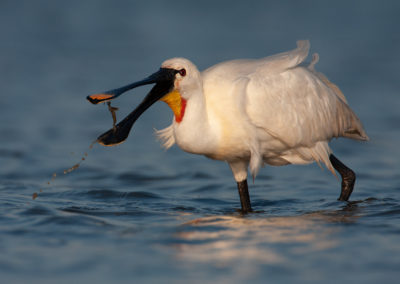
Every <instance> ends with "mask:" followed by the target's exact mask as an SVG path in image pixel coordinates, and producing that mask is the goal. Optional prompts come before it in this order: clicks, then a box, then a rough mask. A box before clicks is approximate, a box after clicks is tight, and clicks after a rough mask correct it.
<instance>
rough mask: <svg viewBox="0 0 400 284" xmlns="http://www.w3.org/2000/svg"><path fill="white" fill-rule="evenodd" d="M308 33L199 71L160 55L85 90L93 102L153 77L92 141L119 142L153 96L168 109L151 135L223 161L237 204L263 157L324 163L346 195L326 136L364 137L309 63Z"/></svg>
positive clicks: (350, 180)
mask: <svg viewBox="0 0 400 284" xmlns="http://www.w3.org/2000/svg"><path fill="white" fill-rule="evenodd" d="M309 48H310V44H309V42H308V41H298V42H297V48H296V49H294V50H291V51H288V52H284V53H280V54H276V55H273V56H269V57H265V58H262V59H257V60H252V59H246V60H233V61H228V62H222V63H220V64H217V65H214V66H212V67H210V68H208V69H206V70H205V71H203V72H200V71H199V70H198V69H197V68H196V66H195V65H194V64H193V63H192V62H190V61H189V60H187V59H184V58H172V59H169V60H166V61H165V62H163V63H162V65H161V68H160V70H159V71H158V72H156V73H154V74H153V75H151V76H149V77H148V78H146V79H144V80H142V81H139V82H136V83H133V84H130V85H128V86H125V87H122V88H119V89H115V90H111V91H108V92H104V93H101V94H95V95H91V96H88V97H87V99H88V100H89V101H91V102H92V103H94V104H97V103H100V102H105V101H109V100H111V99H114V98H116V97H118V96H119V95H121V94H122V93H123V92H126V91H127V90H130V89H132V88H135V87H138V86H141V85H145V84H152V83H156V85H155V86H154V87H153V88H152V90H151V91H150V92H149V94H148V95H147V96H146V97H145V99H144V100H143V101H142V103H141V104H140V105H139V106H138V107H137V108H136V109H135V110H134V111H133V112H132V113H130V114H129V115H128V116H127V117H126V118H125V119H124V120H122V121H121V122H120V123H119V124H118V125H117V126H116V128H114V129H110V130H109V131H108V132H106V133H104V134H103V135H101V136H99V138H98V142H99V143H100V144H102V145H106V146H112V145H116V144H119V143H121V142H123V141H124V140H125V139H126V138H127V137H128V134H129V131H130V129H131V127H132V125H133V123H134V122H135V121H136V119H137V118H138V117H139V116H140V115H141V114H142V113H143V112H144V111H145V110H146V109H147V108H148V107H150V106H151V105H152V104H153V103H155V102H156V101H158V100H161V101H164V102H166V103H167V104H168V105H169V106H170V108H171V109H172V111H173V112H174V119H173V121H172V124H171V125H170V126H169V127H167V128H165V129H163V130H160V131H157V134H158V136H159V137H160V138H161V140H162V141H163V145H164V147H165V148H170V147H171V146H172V145H174V144H177V145H178V146H179V147H180V148H181V149H183V150H184V151H186V152H189V153H193V154H200V155H205V156H206V157H208V158H211V159H215V160H221V161H226V162H227V163H228V164H229V166H230V168H231V170H232V172H233V176H234V178H235V180H236V182H237V186H238V190H239V196H240V201H241V207H242V212H244V213H246V212H249V211H251V210H252V209H251V203H250V198H249V193H248V186H247V173H248V169H250V173H251V175H252V176H253V179H254V178H255V176H256V175H257V173H258V171H259V169H260V167H262V166H263V165H264V164H269V165H274V166H281V165H287V164H308V163H311V162H314V161H315V162H317V163H320V162H322V163H324V164H325V165H326V167H327V168H328V169H329V170H330V171H332V173H333V174H334V175H335V170H334V169H336V170H337V171H338V172H339V174H340V175H341V177H342V187H341V194H340V197H339V200H344V201H346V200H348V199H349V197H350V195H351V193H352V191H353V187H354V182H355V174H354V172H353V171H352V170H351V169H349V168H348V167H346V166H345V165H344V164H343V163H341V162H340V161H339V160H338V159H337V158H336V157H335V156H334V155H333V154H332V150H331V149H330V147H329V145H328V142H329V141H330V140H331V139H332V138H333V137H346V138H351V139H356V140H368V136H367V135H366V133H365V131H364V129H363V126H362V124H361V122H360V120H359V119H358V117H357V116H356V115H355V114H354V112H353V111H352V110H351V109H350V107H349V106H348V104H347V101H346V98H345V97H344V95H343V93H342V92H341V91H340V89H339V88H338V87H337V86H336V85H335V84H333V83H332V82H330V81H329V80H328V79H327V78H326V77H325V76H324V75H323V74H321V73H319V72H317V71H316V70H315V68H314V66H315V64H316V63H317V62H318V58H319V57H318V54H314V55H313V59H312V61H311V63H310V64H309V65H305V64H304V60H305V59H306V57H307V56H308V51H309Z"/></svg>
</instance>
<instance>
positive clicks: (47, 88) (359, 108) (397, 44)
mask: <svg viewBox="0 0 400 284" xmlns="http://www.w3.org/2000/svg"><path fill="white" fill-rule="evenodd" d="M399 12H400V5H399V4H398V2H396V1H385V2H382V3H378V2H369V1H359V2H357V1H355V2H351V3H349V2H348V1H335V3H334V4H333V3H332V4H327V3H323V2H318V3H317V2H315V1H310V2H309V1H301V2H299V3H297V2H296V3H286V2H282V1H280V2H277V3H267V2H264V1H260V3H256V4H254V5H252V6H251V5H248V4H246V3H244V2H243V3H242V4H232V3H231V2H224V1H219V2H217V3H214V1H202V2H201V4H193V3H192V4H188V3H187V2H185V1H177V2H173V3H172V2H165V3H164V2H154V3H149V4H144V3H140V4H138V3H137V4H136V3H133V2H127V1H126V2H125V1H121V2H118V3H113V2H107V1H85V2H84V3H82V2H80V1H67V2H65V3H61V2H58V3H56V2H48V1H22V2H21V1H19V2H18V3H17V2H15V1H2V2H1V3H0V33H1V35H2V41H1V42H0V80H1V85H2V94H1V96H0V112H1V122H0V134H1V135H0V137H1V138H0V141H1V143H0V202H1V206H0V275H1V279H2V280H1V282H2V283H3V282H4V283H27V282H29V283H43V282H45V283H55V282H57V283H71V282H72V281H73V282H81V283H91V282H100V283H110V282H113V283H114V282H134V283H142V282H148V283H160V282H161V283H166V282H168V283H187V282H189V281H190V282H193V283H204V282H212V283H242V282H245V281H246V282H247V281H252V282H255V283H265V282H279V283H292V282H298V283H322V282H324V283H337V282H350V281H351V282H355V283H377V282H384V283H396V282H397V280H398V278H399V277H400V272H399V271H400V270H399V267H400V242H399V238H400V223H399V221H400V220H399V219H400V218H399V217H400V194H399V192H400V166H399V157H400V155H399V154H400V152H399V149H398V143H399V141H400V139H399V138H400V135H399V131H398V129H399V125H400V112H399V109H400V98H399V92H398V90H399V87H400V83H399V80H398V75H399V67H400V56H399V53H398V51H399V48H400V34H399V33H398V27H399V24H400V21H399V18H398V14H399ZM303 38H308V39H310V41H311V46H312V52H319V54H320V58H321V59H320V63H319V64H318V66H317V68H318V70H320V71H323V72H324V73H325V74H326V75H327V76H328V77H329V78H330V79H332V81H334V82H335V83H337V84H338V85H339V86H340V87H341V88H342V90H343V92H344V93H345V94H346V96H347V98H348V100H349V103H350V105H351V106H352V108H353V109H354V110H355V111H356V113H357V114H358V115H359V117H360V118H361V120H362V121H363V123H364V125H365V128H366V130H367V133H368V134H369V136H370V138H371V141H370V142H368V143H358V142H354V141H348V140H343V139H342V140H334V141H332V148H333V149H334V151H335V154H336V155H337V156H338V157H339V158H340V159H341V160H343V162H345V163H346V164H348V165H349V166H350V167H351V168H353V169H354V170H355V171H356V173H357V174H358V180H357V184H356V188H355V191H354V193H353V195H352V201H351V202H348V203H343V202H338V201H336V198H337V197H338V195H339V192H340V182H339V180H337V179H336V178H335V177H333V176H332V175H331V174H330V173H329V172H328V171H326V170H321V169H319V168H318V166H317V165H315V164H314V165H309V166H286V167H266V168H264V169H262V170H261V172H260V174H259V176H258V177H257V179H256V181H255V183H254V184H251V185H250V194H251V198H252V203H253V207H254V209H255V211H256V212H255V213H253V214H249V215H247V216H241V215H240V213H239V212H238V209H239V207H240V203H239V197H238V195H237V189H236V184H235V183H234V181H233V178H232V174H231V172H230V170H229V168H228V166H227V165H225V164H224V163H222V162H216V161H211V160H208V159H206V158H203V157H200V156H193V155H189V154H186V153H184V152H182V151H180V150H179V149H178V148H176V147H174V148H172V149H171V150H169V151H167V152H165V151H163V150H162V149H161V148H160V146H159V144H158V142H157V141H155V139H154V135H153V130H152V129H153V128H157V129H161V128H163V127H165V126H167V125H168V124H169V123H170V121H171V119H172V117H171V116H172V115H171V113H170V110H169V109H168V108H167V107H166V106H165V105H163V104H161V103H160V104H156V105H155V106H153V107H152V108H151V109H150V110H149V111H148V112H146V113H145V114H144V115H143V117H141V119H140V120H139V121H138V122H137V124H136V125H135V127H134V130H133V132H132V133H131V136H130V137H129V139H128V141H127V142H126V143H124V144H122V145H120V146H118V147H111V148H108V147H107V148H105V147H101V146H100V145H95V146H94V147H93V149H89V145H90V144H91V142H92V141H93V140H94V139H95V138H96V137H97V136H98V135H99V134H101V133H102V132H104V131H105V130H107V129H109V128H110V127H111V125H112V120H111V116H110V114H109V113H108V111H107V107H106V106H102V105H100V106H92V105H90V104H89V103H88V102H86V100H85V96H86V95H88V94H91V93H93V92H98V91H102V90H106V89H110V88H113V87H118V86H121V85H123V84H125V83H129V82H132V81H135V80H138V79H141V78H143V77H145V76H147V75H149V74H151V73H152V72H153V71H155V70H157V68H158V67H159V64H160V63H161V62H162V61H163V60H165V59H167V58H169V57H173V56H184V57H188V58H189V59H191V60H192V61H193V62H195V63H196V64H197V65H198V66H199V68H200V69H204V68H206V67H208V66H210V65H212V64H214V63H216V62H219V61H223V60H227V59H232V58H241V57H251V58H257V57H262V56H266V55H269V54H273V53H276V52H280V51H285V50H289V49H292V48H293V47H294V46H295V41H296V40H298V39H303ZM147 90H148V88H142V89H138V90H137V91H135V92H134V93H132V95H126V96H125V97H121V98H120V99H118V101H116V102H115V103H114V105H115V106H117V107H120V110H119V111H118V113H117V116H118V118H122V117H123V116H125V114H126V113H128V112H130V111H131V110H132V108H133V107H134V106H136V105H137V104H138V103H139V102H140V100H141V98H142V97H143V95H144V94H145V93H146V91H147ZM85 153H87V157H86V156H85V155H84V154H85ZM82 156H84V157H85V160H84V161H83V162H82V164H81V165H80V167H79V168H78V169H77V170H76V171H73V172H71V173H69V174H68V175H64V174H63V171H64V170H65V169H68V168H69V167H71V166H73V165H74V164H76V163H77V162H79V161H81V157H82ZM53 173H56V174H57V177H56V178H55V179H54V180H53V179H52V175H53ZM35 192H36V193H38V197H37V198H36V199H35V200H32V194H33V193H35Z"/></svg>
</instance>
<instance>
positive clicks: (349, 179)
mask: <svg viewBox="0 0 400 284" xmlns="http://www.w3.org/2000/svg"><path fill="white" fill-rule="evenodd" d="M329 160H330V161H331V163H332V166H333V167H334V168H335V169H336V170H337V171H338V172H339V174H340V175H341V176H342V192H341V193H340V196H339V199H338V200H341V201H347V200H349V197H350V195H351V193H352V192H353V188H354V183H355V182H356V174H355V173H354V172H353V171H352V170H351V169H349V168H348V167H346V166H345V165H344V164H343V163H342V162H341V161H339V160H338V158H336V157H335V156H334V155H333V154H331V155H330V156H329Z"/></svg>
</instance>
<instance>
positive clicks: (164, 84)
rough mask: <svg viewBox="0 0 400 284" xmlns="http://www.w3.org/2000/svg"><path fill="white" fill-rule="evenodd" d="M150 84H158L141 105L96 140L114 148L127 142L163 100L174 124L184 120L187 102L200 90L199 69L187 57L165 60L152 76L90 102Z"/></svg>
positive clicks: (93, 96)
mask: <svg viewBox="0 0 400 284" xmlns="http://www.w3.org/2000/svg"><path fill="white" fill-rule="evenodd" d="M148 84H155V86H154V87H153V88H152V89H151V90H150V92H149V93H148V94H147V96H146V97H145V98H144V99H143V101H142V102H141V103H140V105H139V106H138V107H137V108H136V109H135V110H133V111H132V112H131V113H130V114H129V115H128V116H127V117H125V118H124V119H123V120H122V121H121V122H120V123H118V124H117V126H116V128H113V129H110V130H109V131H107V132H106V133H104V134H102V135H100V136H99V137H98V139H97V142H99V143H100V144H102V145H105V146H113V145H117V144H120V143H122V142H124V141H125V140H126V138H127V137H128V135H129V132H130V130H131V128H132V126H133V124H134V122H135V121H136V120H137V119H138V118H139V117H140V115H141V114H142V113H143V112H144V111H145V110H147V109H148V108H149V107H150V106H151V105H152V104H154V103H155V102H157V101H159V100H161V101H164V102H165V103H167V104H168V105H169V107H170V108H171V109H172V111H173V112H174V115H175V121H176V122H177V123H180V122H181V121H182V120H183V117H184V114H185V108H186V102H187V100H189V99H190V96H191V95H192V94H193V93H195V90H197V89H198V88H201V85H202V81H201V76H200V72H199V71H198V70H197V68H196V66H195V65H194V64H193V63H191V62H190V61H189V60H187V59H184V58H173V59H169V60H166V61H165V62H163V64H162V65H161V68H160V69H159V70H158V71H157V72H155V73H154V74H152V75H150V76H149V77H147V78H145V79H143V80H141V81H138V82H135V83H132V84H129V85H126V86H124V87H121V88H118V89H113V90H110V91H106V92H103V93H98V94H94V95H90V96H88V97H87V99H88V100H89V101H90V102H91V103H93V104H99V103H102V102H108V101H111V100H113V99H115V98H117V97H118V96H120V95H122V94H123V93H125V92H127V91H129V90H131V89H133V88H136V87H139V86H143V85H148Z"/></svg>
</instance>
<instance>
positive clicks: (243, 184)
mask: <svg viewBox="0 0 400 284" xmlns="http://www.w3.org/2000/svg"><path fill="white" fill-rule="evenodd" d="M237 186H238V190H239V196H240V203H241V204H242V213H244V214H246V213H248V212H251V211H253V210H252V209H251V203H250V195H249V188H248V186H247V180H246V179H245V180H243V181H240V182H238V183H237Z"/></svg>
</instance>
